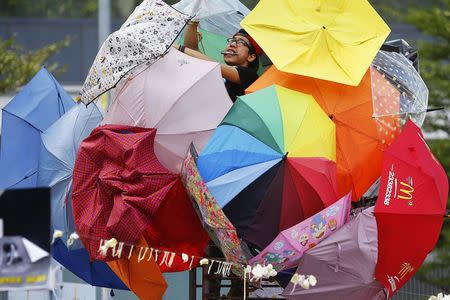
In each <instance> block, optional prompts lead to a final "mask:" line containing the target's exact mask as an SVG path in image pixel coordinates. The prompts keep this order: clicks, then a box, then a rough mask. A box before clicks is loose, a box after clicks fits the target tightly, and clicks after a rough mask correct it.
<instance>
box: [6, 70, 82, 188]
mask: <svg viewBox="0 0 450 300" xmlns="http://www.w3.org/2000/svg"><path fill="white" fill-rule="evenodd" d="M74 105H75V102H74V101H73V100H72V98H71V97H70V96H69V95H68V94H67V93H66V92H65V91H64V89H63V88H62V87H61V85H59V83H58V82H57V81H56V79H55V78H54V77H53V76H52V75H51V74H50V73H49V72H48V71H47V69H45V68H42V69H41V70H40V71H39V72H38V73H37V74H36V75H35V76H34V77H33V78H32V79H31V80H30V82H29V83H28V84H27V85H26V86H25V87H24V88H23V89H22V90H21V91H20V92H19V94H17V95H16V96H15V97H14V98H13V99H12V100H11V101H10V102H9V103H8V104H7V105H6V106H5V107H3V109H2V143H1V148H0V170H8V171H7V172H2V173H1V175H0V188H2V189H7V188H25V187H35V186H36V180H37V170H38V164H39V147H40V144H41V132H43V131H45V130H46V129H47V128H48V127H50V125H52V124H53V123H54V122H55V121H56V120H57V119H59V118H60V117H61V116H62V115H63V114H64V113H65V112H66V111H68V110H69V109H70V108H71V107H72V106H74Z"/></svg>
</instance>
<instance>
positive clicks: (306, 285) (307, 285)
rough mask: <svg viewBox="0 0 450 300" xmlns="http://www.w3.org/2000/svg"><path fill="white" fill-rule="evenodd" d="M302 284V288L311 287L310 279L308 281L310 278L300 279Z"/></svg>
mask: <svg viewBox="0 0 450 300" xmlns="http://www.w3.org/2000/svg"><path fill="white" fill-rule="evenodd" d="M300 286H301V287H302V288H304V289H305V290H307V289H309V281H308V279H306V278H305V279H303V280H300Z"/></svg>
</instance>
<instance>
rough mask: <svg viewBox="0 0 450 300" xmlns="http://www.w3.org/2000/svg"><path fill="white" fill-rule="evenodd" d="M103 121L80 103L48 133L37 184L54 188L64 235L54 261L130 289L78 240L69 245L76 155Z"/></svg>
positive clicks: (56, 220)
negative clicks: (93, 259)
mask: <svg viewBox="0 0 450 300" xmlns="http://www.w3.org/2000/svg"><path fill="white" fill-rule="evenodd" d="M101 120H102V114H101V112H100V110H99V109H98V107H97V106H96V105H94V104H93V105H89V106H87V107H86V106H84V105H83V104H79V105H77V106H75V107H72V109H70V110H69V111H68V112H67V113H66V114H65V115H64V116H62V117H61V118H60V119H59V120H58V121H56V122H55V123H54V124H53V125H52V126H50V127H49V128H48V129H47V130H46V131H44V132H43V133H42V134H41V137H42V144H41V152H40V158H39V171H38V176H37V184H38V185H40V186H48V187H50V188H51V209H52V230H53V231H54V230H60V231H62V232H63V236H62V237H61V239H57V240H56V241H55V243H53V245H52V256H53V258H55V259H56V260H57V261H58V262H59V263H60V264H62V265H63V266H64V267H66V268H67V269H68V270H69V271H71V272H72V273H74V274H75V275H77V276H78V277H80V278H81V279H83V280H84V281H86V282H87V283H89V284H91V285H95V286H102V287H109V288H116V289H128V288H127V287H126V285H125V284H124V283H123V282H122V281H121V280H120V279H119V278H118V277H117V275H116V274H115V273H114V272H113V271H112V270H111V269H110V268H109V267H108V265H107V264H106V263H104V262H101V261H94V262H91V261H90V260H89V255H88V253H87V251H86V249H85V248H84V247H83V245H82V244H81V243H80V242H79V241H78V240H75V241H74V244H73V245H67V244H66V241H67V239H68V238H69V235H70V234H71V233H73V232H75V225H74V222H73V217H72V208H71V199H70V197H71V185H72V173H73V166H74V163H75V159H76V155H77V152H78V148H79V146H80V144H81V142H82V141H83V139H85V138H86V137H87V136H88V135H89V134H90V133H91V131H92V130H93V129H94V128H95V127H97V126H98V124H100V122H101Z"/></svg>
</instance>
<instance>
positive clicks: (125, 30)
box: [81, 0, 190, 104]
mask: <svg viewBox="0 0 450 300" xmlns="http://www.w3.org/2000/svg"><path fill="white" fill-rule="evenodd" d="M189 19H190V17H189V16H187V15H185V14H183V13H181V12H179V11H177V10H175V9H174V8H172V7H171V6H170V5H167V4H165V3H164V2H163V1H162V0H144V1H143V2H142V3H141V4H140V5H139V6H138V7H137V8H136V9H135V10H134V12H133V13H132V14H131V15H130V16H129V17H128V19H127V21H126V22H125V23H124V24H123V25H122V27H121V28H120V29H119V30H117V31H116V32H113V33H112V34H111V35H110V36H109V37H108V38H107V39H106V41H105V42H104V43H103V45H102V47H101V48H100V50H99V52H98V54H97V57H96V58H95V60H94V63H93V64H92V67H91V69H90V70H89V74H88V76H87V77H86V80H85V82H84V84H83V87H82V89H81V101H82V102H83V103H84V104H89V103H90V102H92V101H94V100H95V99H96V98H97V97H98V96H100V95H101V94H103V93H105V92H106V91H108V90H110V89H111V88H113V87H115V86H116V84H117V83H118V82H119V80H120V79H121V78H123V77H126V76H127V74H128V72H129V71H131V70H132V69H133V68H135V67H137V66H139V65H142V64H147V65H150V64H152V63H154V62H155V61H156V60H157V59H158V58H159V57H161V56H162V55H164V54H165V53H166V52H167V50H168V49H169V47H170V46H171V45H172V43H173V41H174V40H175V39H176V38H177V36H178V35H179V34H180V32H181V31H182V29H183V28H184V26H185V25H186V23H187V22H188V21H189Z"/></svg>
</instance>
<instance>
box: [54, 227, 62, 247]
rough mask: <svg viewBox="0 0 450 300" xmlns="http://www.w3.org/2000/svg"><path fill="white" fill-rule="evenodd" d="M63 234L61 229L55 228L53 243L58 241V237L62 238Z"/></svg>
mask: <svg viewBox="0 0 450 300" xmlns="http://www.w3.org/2000/svg"><path fill="white" fill-rule="evenodd" d="M62 236H63V232H62V231H61V230H55V232H53V239H52V244H53V243H54V242H55V241H56V239H58V238H61V237H62Z"/></svg>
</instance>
